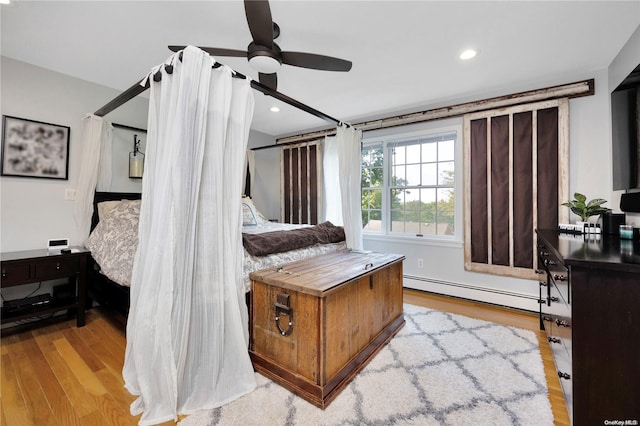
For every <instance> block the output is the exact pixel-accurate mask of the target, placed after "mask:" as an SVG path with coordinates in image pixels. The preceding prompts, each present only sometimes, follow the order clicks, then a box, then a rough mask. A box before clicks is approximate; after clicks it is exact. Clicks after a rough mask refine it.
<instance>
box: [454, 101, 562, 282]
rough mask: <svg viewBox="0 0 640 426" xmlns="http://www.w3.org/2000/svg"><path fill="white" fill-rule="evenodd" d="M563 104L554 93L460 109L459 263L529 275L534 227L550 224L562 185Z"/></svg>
mask: <svg viewBox="0 0 640 426" xmlns="http://www.w3.org/2000/svg"><path fill="white" fill-rule="evenodd" d="M563 108H564V109H565V110H568V102H567V101H566V100H556V101H546V102H540V103H536V104H528V105H520V106H517V107H511V108H505V109H500V110H494V111H485V112H481V113H474V114H469V115H467V116H466V117H465V129H467V130H466V131H465V173H467V174H468V179H467V188H465V193H466V200H467V202H466V203H465V267H466V269H468V270H473V271H478V272H487V273H494V274H499V275H508V276H516V277H521V278H533V277H534V276H535V274H534V272H533V269H534V268H535V267H536V258H535V253H536V252H535V243H536V241H535V238H536V236H535V229H536V228H551V229H555V228H557V226H558V213H559V209H558V200H559V194H565V193H566V188H565V187H566V186H568V185H567V182H566V180H565V179H563V178H562V174H561V172H560V170H561V168H562V161H561V160H562V158H563V155H565V153H566V152H568V151H567V150H566V149H564V148H563V145H562V144H566V143H568V141H567V140H566V139H568V138H567V131H566V127H567V126H566V124H567V123H564V122H563V121H562V120H561V116H562V115H561V114H560V111H561V110H562V109H563ZM564 116H565V117H566V116H568V114H567V113H566V111H565V114H564ZM563 126H564V127H563ZM567 162H568V158H566V159H565V160H564V164H566V163H567Z"/></svg>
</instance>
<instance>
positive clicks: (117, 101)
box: [94, 55, 342, 124]
mask: <svg viewBox="0 0 640 426" xmlns="http://www.w3.org/2000/svg"><path fill="white" fill-rule="evenodd" d="M179 59H180V60H182V55H180V56H179ZM220 66H222V64H221V63H220V62H216V63H215V64H214V65H213V67H214V68H218V67H220ZM165 71H166V72H167V73H168V74H171V73H172V72H173V66H171V65H165ZM232 71H233V76H234V77H236V78H242V79H245V80H246V79H247V76H245V75H243V74H241V73H239V72H237V71H235V70H233V69H232ZM161 79H162V73H161V72H160V71H158V72H157V73H155V74H154V75H153V81H160V80H161ZM146 80H147V81H146V84H145V85H142V84H140V83H136V84H134V85H132V86H131V87H129V88H128V89H127V90H125V91H124V92H122V93H121V94H120V95H118V96H117V97H115V98H114V99H113V100H111V101H110V102H109V103H107V104H106V105H104V106H103V107H102V108H100V109H99V110H97V111H96V112H94V115H97V116H99V117H104V116H105V115H107V114H109V113H110V112H111V111H113V110H115V109H116V108H118V107H120V106H122V105H124V104H125V103H127V102H129V101H130V100H131V99H133V98H135V97H136V96H138V95H139V94H141V93H143V92H144V91H145V90H147V89H148V88H149V87H150V86H151V83H150V80H151V79H146ZM251 87H252V88H253V89H255V90H258V91H259V92H262V93H264V94H265V95H267V96H271V97H272V98H276V99H278V100H280V101H282V102H284V103H286V104H288V105H291V106H292V107H294V108H297V109H299V110H302V111H304V112H307V113H309V114H311V115H313V116H316V117H318V118H320V119H322V120H325V121H329V122H331V123H334V124H340V123H342V122H341V121H340V120H338V119H337V118H333V117H331V116H330V115H328V114H325V113H323V112H321V111H318V110H317V109H315V108H312V107H310V106H309V105H306V104H303V103H302V102H300V101H297V100H295V99H293V98H291V97H289V96H287V95H285V94H283V93H280V92H278V91H276V90H273V89H271V88H269V87H267V86H265V85H264V84H262V83H260V82H257V81H254V80H251Z"/></svg>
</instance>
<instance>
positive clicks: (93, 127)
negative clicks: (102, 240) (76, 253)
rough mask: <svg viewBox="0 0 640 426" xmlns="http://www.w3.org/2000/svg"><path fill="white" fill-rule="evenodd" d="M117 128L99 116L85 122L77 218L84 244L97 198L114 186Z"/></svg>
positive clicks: (89, 116) (77, 194) (75, 206)
mask: <svg viewBox="0 0 640 426" xmlns="http://www.w3.org/2000/svg"><path fill="white" fill-rule="evenodd" d="M112 145H113V126H112V125H111V123H110V122H109V121H107V120H106V119H105V118H103V117H98V116H97V115H93V114H87V115H85V116H84V118H83V119H82V161H81V163H80V175H79V176H78V184H77V186H76V201H75V205H74V215H75V218H76V224H77V225H78V230H79V231H80V237H81V239H82V240H83V241H84V240H85V239H86V238H87V237H88V236H89V228H90V227H91V215H92V214H93V194H94V192H95V190H96V187H97V188H98V190H105V189H109V187H110V186H111V147H112Z"/></svg>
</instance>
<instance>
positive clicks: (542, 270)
mask: <svg viewBox="0 0 640 426" xmlns="http://www.w3.org/2000/svg"><path fill="white" fill-rule="evenodd" d="M544 273H545V270H544V269H536V274H538V275H540V274H544Z"/></svg>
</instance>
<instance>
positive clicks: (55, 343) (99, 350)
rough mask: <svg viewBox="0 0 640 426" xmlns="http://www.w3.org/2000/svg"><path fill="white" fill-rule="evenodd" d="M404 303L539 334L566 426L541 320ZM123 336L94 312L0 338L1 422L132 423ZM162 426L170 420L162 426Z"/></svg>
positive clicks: (427, 302) (436, 300)
mask: <svg viewBox="0 0 640 426" xmlns="http://www.w3.org/2000/svg"><path fill="white" fill-rule="evenodd" d="M404 301H405V302H406V303H410V304H413V305H418V306H424V307H428V308H432V309H438V310H442V311H447V312H451V313H456V314H462V315H466V316H470V317H474V318H478V319H484V320H487V321H493V322H496V323H500V324H506V325H510V326H514V327H519V328H523V329H528V330H532V331H534V332H536V333H537V335H538V340H539V343H540V351H541V353H542V359H543V363H544V367H545V372H546V375H547V384H548V387H549V399H550V401H551V407H552V411H553V415H554V417H555V423H556V425H569V417H568V415H567V411H566V407H565V404H564V399H563V396H562V390H561V388H560V384H559V382H558V377H557V375H556V373H555V368H554V364H553V357H552V355H551V350H550V349H549V346H548V343H547V341H546V338H545V335H544V332H541V331H540V330H539V322H538V317H537V316H536V315H533V314H529V313H523V312H520V311H517V310H511V309H505V308H499V307H495V306H490V305H486V304H482V303H475V302H469V301H465V300H461V299H454V298H447V297H443V296H436V295H432V294H427V293H422V292H418V291H414V290H405V292H404ZM125 344H126V343H125V334H124V325H123V322H122V319H121V318H120V317H118V316H117V315H113V314H110V313H109V312H105V311H102V310H101V309H92V310H91V311H89V312H88V313H87V325H86V326H85V327H81V328H77V327H75V320H69V321H65V322H61V323H58V324H53V325H48V326H45V327H42V328H37V329H34V330H32V331H26V332H22V333H19V334H14V335H10V336H7V337H2V344H1V349H0V354H1V356H2V366H1V369H2V377H1V382H0V389H1V392H2V394H1V398H0V399H1V410H0V424H1V425H6V426H11V425H19V426H27V425H34V426H43V425H56V426H58V425H91V426H97V425H113V426H122V425H136V424H137V422H138V419H139V416H138V417H133V416H131V415H130V414H129V405H130V404H131V402H132V401H133V400H134V397H133V396H131V395H130V394H129V392H128V391H127V390H126V389H125V388H124V382H123V380H122V375H121V371H122V366H123V363H124V352H125ZM164 424H165V425H170V424H173V422H167V423H164Z"/></svg>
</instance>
